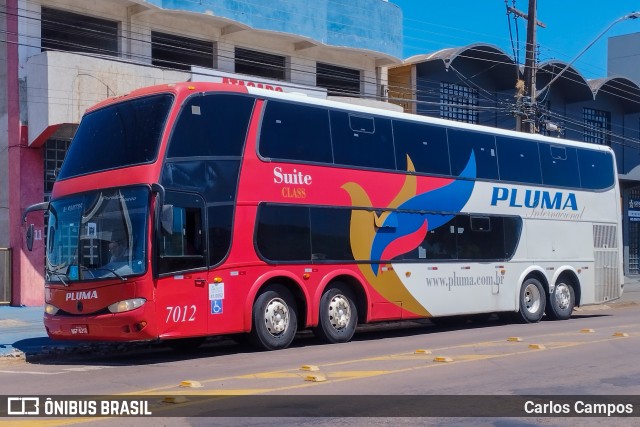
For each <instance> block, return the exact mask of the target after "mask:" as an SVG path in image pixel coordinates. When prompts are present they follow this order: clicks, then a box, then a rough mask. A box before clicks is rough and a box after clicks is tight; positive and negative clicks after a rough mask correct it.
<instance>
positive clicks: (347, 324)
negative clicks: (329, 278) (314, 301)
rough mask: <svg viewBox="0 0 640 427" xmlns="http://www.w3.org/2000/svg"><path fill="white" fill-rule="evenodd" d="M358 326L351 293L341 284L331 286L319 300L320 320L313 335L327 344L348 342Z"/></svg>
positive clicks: (356, 312) (356, 310) (356, 311)
mask: <svg viewBox="0 0 640 427" xmlns="http://www.w3.org/2000/svg"><path fill="white" fill-rule="evenodd" d="M357 324H358V309H357V308H356V304H355V298H354V296H353V292H351V290H350V289H349V288H348V287H347V286H345V285H343V284H342V283H339V284H336V285H334V286H331V287H330V288H329V289H327V290H326V291H325V292H324V294H323V295H322V298H321V299H320V319H319V322H318V326H317V327H316V328H314V330H313V332H314V334H315V335H316V336H317V337H318V338H320V339H321V340H322V341H324V342H327V343H331V344H334V343H342V342H348V341H349V340H351V338H352V337H353V334H354V333H355V331H356V326H357Z"/></svg>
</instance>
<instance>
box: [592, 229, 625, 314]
mask: <svg viewBox="0 0 640 427" xmlns="http://www.w3.org/2000/svg"><path fill="white" fill-rule="evenodd" d="M617 236H618V230H617V227H616V226H615V225H594V226H593V247H594V257H595V286H596V292H595V299H596V302H602V301H608V300H610V299H614V298H619V297H620V266H619V262H620V260H619V259H618V239H617Z"/></svg>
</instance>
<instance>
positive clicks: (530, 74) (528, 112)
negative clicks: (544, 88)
mask: <svg viewBox="0 0 640 427" xmlns="http://www.w3.org/2000/svg"><path fill="white" fill-rule="evenodd" d="M537 10H538V5H537V4H536V0H529V8H528V13H524V12H521V11H519V10H518V9H516V8H513V7H510V6H507V13H513V14H514V15H516V16H518V17H520V18H524V19H525V20H526V21H527V41H526V58H525V64H524V81H522V80H518V82H517V83H516V130H517V131H524V132H530V133H535V132H536V130H537V129H536V116H537V106H536V70H537V68H538V63H537V59H536V48H537V43H536V26H540V27H542V28H546V25H545V24H544V23H543V22H540V21H538V20H537V19H536V15H537Z"/></svg>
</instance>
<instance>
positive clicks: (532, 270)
mask: <svg viewBox="0 0 640 427" xmlns="http://www.w3.org/2000/svg"><path fill="white" fill-rule="evenodd" d="M532 277H533V278H534V279H537V280H538V281H539V282H540V283H541V284H542V287H543V288H544V292H545V293H546V295H545V298H546V296H547V295H549V280H548V279H547V275H546V274H545V272H544V270H543V269H542V267H540V266H536V265H533V266H531V267H529V268H527V269H526V270H525V271H523V272H522V274H521V275H520V278H519V280H518V289H517V292H516V293H515V298H516V311H518V310H520V292H521V289H522V286H523V285H524V282H526V281H527V280H528V279H530V278H532Z"/></svg>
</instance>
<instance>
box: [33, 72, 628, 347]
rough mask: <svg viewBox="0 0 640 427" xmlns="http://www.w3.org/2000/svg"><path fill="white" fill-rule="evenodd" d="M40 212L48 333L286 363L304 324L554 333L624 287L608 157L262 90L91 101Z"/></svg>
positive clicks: (189, 86) (184, 87)
mask: <svg viewBox="0 0 640 427" xmlns="http://www.w3.org/2000/svg"><path fill="white" fill-rule="evenodd" d="M37 209H46V210H48V216H49V219H48V226H47V227H48V228H47V243H46V244H47V247H46V271H45V273H46V274H45V275H46V282H45V290H46V307H45V315H44V323H45V326H46V329H47V332H48V334H49V336H51V337H52V338H54V339H63V340H117V341H134V340H152V339H163V340H172V339H180V338H192V339H197V338H201V337H206V336H212V335H221V334H241V333H248V334H249V336H250V337H251V340H252V341H253V342H254V343H255V344H257V345H259V346H261V347H263V348H266V349H279V348H284V347H287V346H288V345H289V344H290V343H291V342H292V340H293V338H294V335H295V334H296V331H298V330H301V329H304V328H311V329H313V331H314V332H315V333H316V334H317V335H318V336H319V337H320V338H322V339H323V340H325V341H327V342H331V343H337V342H345V341H349V340H350V339H351V337H352V336H353V333H354V331H355V328H356V325H357V324H359V323H368V322H377V321H386V320H395V319H416V318H434V319H437V318H449V317H450V316H461V315H474V314H488V313H500V312H509V313H513V315H514V316H516V317H517V318H519V319H520V320H522V321H525V322H537V321H539V320H540V319H541V318H542V317H543V315H544V314H545V313H546V315H547V317H549V318H554V319H566V318H568V317H569V316H570V315H571V312H572V310H573V308H574V306H579V305H588V304H595V303H601V302H604V301H608V300H611V299H616V298H618V297H620V295H621V293H622V283H623V276H622V274H623V273H622V265H621V263H622V255H621V242H622V239H621V225H620V221H621V211H620V193H619V188H618V184H617V178H616V170H615V160H614V156H613V153H612V151H611V150H610V149H609V148H607V147H604V146H597V145H592V144H583V143H579V142H572V141H566V140H560V139H555V138H548V137H544V136H538V135H528V134H522V133H516V132H511V131H505V130H499V129H494V128H488V127H481V126H475V125H468V124H464V123H455V122H450V121H445V120H438V119H433V118H427V117H420V116H415V115H409V114H403V113H395V112H390V111H382V110H377V109H372V108H367V107H362V106H355V105H350V104H346V103H339V102H332V101H327V100H320V99H316V98H311V97H306V96H303V95H296V94H282V93H279V92H274V91H266V90H260V89H257V88H248V87H242V86H232V85H224V84H218V83H179V84H171V85H163V86H155V87H150V88H145V89H140V90H136V91H134V92H132V93H130V94H129V95H126V96H121V97H117V98H114V99H110V100H107V101H104V102H102V103H100V104H99V105H97V106H95V107H93V108H91V109H90V110H89V111H88V112H87V113H86V114H85V116H84V118H83V119H82V121H81V123H80V126H79V128H78V131H77V133H76V135H75V137H74V139H73V141H72V143H71V145H70V148H69V152H68V153H67V157H66V158H65V160H64V163H63V166H62V168H61V170H60V173H59V175H58V177H57V181H56V183H55V186H54V189H53V193H52V197H51V200H50V202H48V203H41V204H38V205H34V206H31V207H29V208H27V211H26V213H25V218H26V215H27V213H28V212H30V211H32V210H37ZM28 234H29V233H28ZM28 240H29V238H28ZM28 243H29V246H30V245H32V241H31V242H28ZM192 341H193V340H192ZM174 343H177V342H174Z"/></svg>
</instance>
